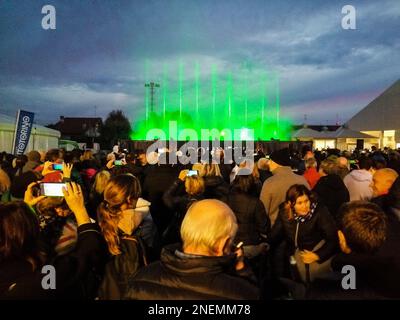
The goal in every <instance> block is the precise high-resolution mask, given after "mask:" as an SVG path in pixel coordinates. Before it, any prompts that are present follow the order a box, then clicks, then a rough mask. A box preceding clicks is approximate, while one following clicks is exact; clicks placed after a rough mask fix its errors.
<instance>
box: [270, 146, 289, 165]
mask: <svg viewBox="0 0 400 320" xmlns="http://www.w3.org/2000/svg"><path fill="white" fill-rule="evenodd" d="M269 158H270V159H271V160H272V161H274V162H275V163H277V164H279V165H280V166H285V167H290V165H291V161H290V152H289V149H288V148H284V149H281V150H277V151H274V152H272V153H271V155H270V156H269Z"/></svg>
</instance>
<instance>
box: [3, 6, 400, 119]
mask: <svg viewBox="0 0 400 320" xmlns="http://www.w3.org/2000/svg"><path fill="white" fill-rule="evenodd" d="M45 4H53V5H54V6H55V7H56V10H57V30H55V31H44V30H43V29H42V28H41V18H42V14H41V8H42V6H43V5H45ZM346 4H347V3H345V2H343V1H329V2H328V1H322V0H320V1H312V2H311V1H305V0H302V1H289V0H287V1H275V2H273V3H271V2H270V1H269V2H267V1H264V0H262V1H261V0H260V1H255V0H253V1H244V0H242V1H236V0H233V1H211V0H204V1H181V0H171V1H123V0H120V1H111V0H110V1H99V0H92V1H89V0H79V1H78V0H69V1H65V0H54V1H50V2H49V1H18V2H17V1H12V0H6V1H1V2H0V39H1V41H0V52H1V56H0V98H1V104H0V111H3V112H8V113H10V112H13V110H16V109H17V108H18V107H20V106H21V105H23V106H27V107H30V108H32V109H34V110H35V111H37V112H38V113H39V114H40V115H39V116H38V119H39V120H40V121H42V122H43V123H47V122H54V121H56V120H57V118H58V116H59V115H60V114H64V115H66V114H67V113H70V114H71V115H72V114H76V115H89V114H90V113H92V110H93V107H94V105H96V106H97V107H98V112H99V114H101V115H106V114H107V112H108V111H109V110H112V109H114V108H117V107H120V108H122V109H124V110H126V111H127V112H128V113H129V114H132V115H135V114H137V113H139V112H140V111H141V109H142V108H143V104H144V102H143V101H144V83H145V82H147V81H150V80H155V81H162V80H163V79H165V78H166V79H168V81H169V84H170V89H171V90H173V88H175V89H176V88H177V85H176V82H177V81H178V80H179V70H180V65H182V66H183V67H182V68H183V69H184V77H185V79H183V80H184V82H185V83H186V86H187V87H193V86H192V82H193V81H194V78H195V67H194V66H195V65H196V63H199V65H200V67H199V68H200V72H199V73H200V75H199V77H200V80H201V81H204V84H203V87H207V86H209V85H210V84H209V82H210V77H211V72H212V71H211V70H212V68H217V70H218V74H219V75H220V76H221V78H225V79H226V75H227V74H230V73H232V74H233V75H234V76H237V77H238V78H239V80H240V76H238V74H240V72H241V70H243V68H244V67H243V66H246V68H248V70H250V71H249V74H250V75H251V76H252V77H253V78H254V79H257V78H258V77H260V75H262V74H263V73H266V74H275V75H278V76H279V78H280V89H281V103H282V108H283V109H284V108H287V110H288V113H290V114H291V116H292V117H293V118H294V120H296V121H299V120H301V119H302V117H303V114H304V112H305V111H307V110H313V111H312V115H310V116H309V119H310V121H322V120H321V119H323V121H325V118H326V116H327V110H326V109H324V108H323V107H321V108H319V109H318V110H317V109H316V107H315V106H316V105H318V102H320V101H324V103H325V104H327V105H329V101H337V97H352V98H349V99H350V100H351V102H350V103H347V102H346V100H340V99H339V101H341V104H338V103H336V102H335V103H332V105H334V106H335V110H337V112H340V113H341V114H342V116H343V118H344V117H350V116H351V115H352V113H354V112H356V110H358V109H359V108H360V107H362V106H363V105H365V104H366V103H367V102H369V101H368V99H370V98H371V95H369V94H366V93H370V92H379V91H380V90H383V89H384V88H385V87H386V86H389V85H390V84H391V83H392V82H394V81H395V80H397V78H399V70H398V68H396V66H397V65H398V61H400V53H399V52H400V51H399V49H400V40H399V36H398V30H399V26H400V25H399V17H400V3H399V2H398V1H397V0H387V1H379V2H378V1H376V2H368V1H361V0H357V1H353V2H352V4H353V5H354V6H355V7H356V10H357V30H343V29H342V28H341V18H342V14H341V8H342V6H343V5H346ZM165 70H167V71H168V72H165ZM221 81H222V80H221ZM237 94H240V93H237ZM296 110H298V112H296ZM304 110H305V111H304ZM328 113H329V116H330V120H331V121H332V122H333V121H334V120H335V119H334V117H335V115H334V114H335V113H336V112H335V111H332V108H330V109H329V112H328ZM344 120H345V119H344Z"/></svg>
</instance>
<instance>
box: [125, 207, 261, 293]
mask: <svg viewBox="0 0 400 320" xmlns="http://www.w3.org/2000/svg"><path fill="white" fill-rule="evenodd" d="M237 228H238V226H237V222H236V218H235V215H234V213H233V212H232V210H231V209H230V208H229V207H228V206H227V205H226V204H225V203H223V202H221V201H219V200H214V199H207V200H202V201H198V202H195V203H194V204H193V205H192V206H191V207H190V208H189V210H188V211H187V213H186V215H185V218H184V219H183V222H182V226H181V238H182V244H175V245H169V246H166V247H165V248H163V250H162V252H161V261H158V262H155V263H152V264H150V265H149V266H147V267H145V268H144V269H142V270H141V271H139V273H138V274H137V275H136V276H135V277H134V278H133V279H132V280H131V281H130V283H129V289H128V292H127V295H126V298H127V299H139V300H181V299H190V300H205V299H213V300H214V299H258V298H259V290H258V288H257V287H255V286H254V285H253V284H252V283H250V282H249V280H248V279H247V278H246V277H248V276H249V275H250V272H249V270H248V268H247V266H245V264H244V262H243V258H242V252H240V253H239V252H238V251H241V250H236V251H235V249H234V245H233V243H234V239H235V235H236V232H237ZM234 251H235V252H234Z"/></svg>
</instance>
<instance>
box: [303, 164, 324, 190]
mask: <svg viewBox="0 0 400 320" xmlns="http://www.w3.org/2000/svg"><path fill="white" fill-rule="evenodd" d="M303 176H304V178H306V180H307V182H308V184H309V185H310V188H311V189H314V186H315V185H316V184H317V182H318V180H319V178H321V176H320V174H319V173H318V172H317V169H315V168H308V169H307V170H306V171H305V172H304V174H303Z"/></svg>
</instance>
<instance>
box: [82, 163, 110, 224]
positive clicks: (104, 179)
mask: <svg viewBox="0 0 400 320" xmlns="http://www.w3.org/2000/svg"><path fill="white" fill-rule="evenodd" d="M110 179H111V174H110V172H109V171H107V170H102V171H100V172H98V173H97V174H96V177H95V179H94V183H93V185H92V188H91V190H90V194H89V201H88V204H87V206H88V209H89V214H91V218H93V219H95V220H96V219H97V215H96V212H97V207H98V206H99V205H100V203H101V202H102V201H103V200H104V197H103V192H104V190H105V188H106V186H107V183H108V181H109V180H110ZM92 214H93V215H92Z"/></svg>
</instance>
